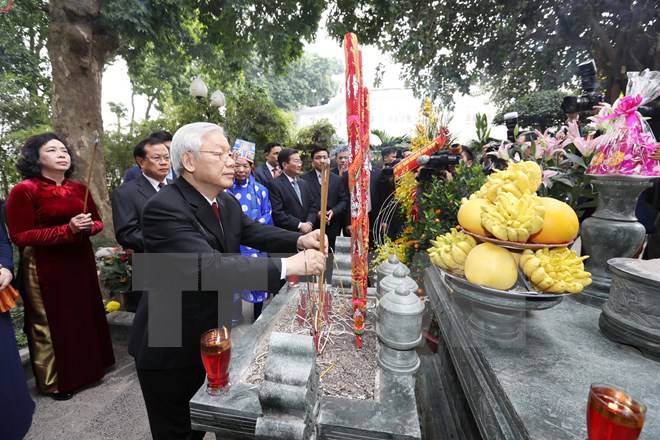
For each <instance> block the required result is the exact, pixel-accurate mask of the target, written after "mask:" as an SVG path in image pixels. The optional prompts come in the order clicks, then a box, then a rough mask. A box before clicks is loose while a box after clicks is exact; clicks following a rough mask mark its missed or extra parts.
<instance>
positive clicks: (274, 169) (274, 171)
mask: <svg viewBox="0 0 660 440" xmlns="http://www.w3.org/2000/svg"><path fill="white" fill-rule="evenodd" d="M273 177H277V168H273Z"/></svg>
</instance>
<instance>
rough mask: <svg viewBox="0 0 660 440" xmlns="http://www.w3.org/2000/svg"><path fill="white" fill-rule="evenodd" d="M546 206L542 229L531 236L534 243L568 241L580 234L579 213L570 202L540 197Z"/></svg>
mask: <svg viewBox="0 0 660 440" xmlns="http://www.w3.org/2000/svg"><path fill="white" fill-rule="evenodd" d="M540 199H541V202H542V203H543V206H544V207H545V217H544V218H543V226H542V227H541V230H540V231H539V232H537V233H536V234H534V235H532V236H531V237H530V239H529V240H530V241H531V242H533V243H547V244H556V243H566V242H567V241H571V240H573V239H574V238H575V237H577V235H578V230H579V229H580V223H579V222H578V217H577V214H575V211H573V208H571V207H570V206H569V205H568V204H566V203H564V202H561V201H559V200H557V199H553V198H552V197H540Z"/></svg>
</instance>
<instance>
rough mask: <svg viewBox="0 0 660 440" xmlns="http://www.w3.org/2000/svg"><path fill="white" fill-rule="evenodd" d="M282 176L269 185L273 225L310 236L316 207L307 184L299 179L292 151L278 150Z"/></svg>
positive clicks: (299, 163) (297, 160)
mask: <svg viewBox="0 0 660 440" xmlns="http://www.w3.org/2000/svg"><path fill="white" fill-rule="evenodd" d="M279 162H280V167H281V168H282V174H281V175H280V176H279V177H277V178H276V179H273V181H272V182H271V183H270V205H271V206H272V208H273V222H275V226H279V227H280V228H283V229H288V230H289V231H300V232H302V233H303V234H306V233H308V232H310V231H311V230H312V229H313V228H312V226H313V225H314V222H315V221H316V219H317V214H318V210H319V207H318V206H317V204H316V201H315V200H314V197H312V193H311V189H310V188H309V184H308V183H307V182H306V181H305V180H302V179H300V178H299V177H298V176H299V175H300V171H301V169H302V160H300V155H299V154H298V152H297V151H296V150H292V149H286V150H282V151H281V152H280V155H279Z"/></svg>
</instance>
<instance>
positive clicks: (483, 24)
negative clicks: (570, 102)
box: [327, 0, 660, 102]
mask: <svg viewBox="0 0 660 440" xmlns="http://www.w3.org/2000/svg"><path fill="white" fill-rule="evenodd" d="M327 27H328V30H329V32H330V34H331V35H332V36H334V37H335V38H336V39H338V40H339V39H341V38H343V36H344V34H345V33H346V32H355V31H356V32H357V33H358V35H359V38H360V44H375V45H377V46H378V47H379V48H380V49H382V50H383V51H385V52H387V53H390V54H391V55H392V57H393V59H394V61H396V62H399V63H401V64H403V65H404V76H405V77H406V78H407V79H408V80H409V81H410V83H411V85H412V86H413V88H414V89H415V90H416V91H417V92H420V95H421V94H422V93H421V92H423V91H429V92H430V93H432V95H431V96H432V97H434V98H435V97H439V98H441V99H443V100H445V101H451V99H452V96H453V93H454V92H455V91H459V92H462V93H468V92H469V89H470V86H471V85H473V84H476V83H483V84H489V85H490V87H491V88H492V89H493V90H494V91H495V92H496V96H497V98H498V99H501V100H508V99H511V98H514V97H516V96H521V95H524V94H527V93H529V92H531V91H534V90H552V89H557V88H559V87H560V86H562V85H565V84H567V83H568V82H570V81H571V80H573V81H575V77H576V76H577V65H578V64H579V63H580V62H582V61H585V60H587V59H589V58H592V57H594V58H595V61H596V64H597V66H598V67H599V68H600V69H601V78H602V79H604V81H602V84H601V85H602V87H603V89H604V90H607V91H608V100H609V102H612V101H613V100H614V99H613V98H616V96H617V95H618V93H619V91H620V90H621V87H622V85H623V84H624V82H625V78H622V75H621V72H625V71H626V70H643V69H644V68H654V67H655V68H656V69H657V66H658V65H657V49H656V47H657V41H658V35H659V33H660V22H659V21H658V19H657V0H639V1H633V0H622V1H611V0H593V1H589V2H576V1H572V0H554V1H550V0H529V1H508V2H501V1H500V2H493V1H490V0H467V1H463V2H428V1H425V0H397V1H383V0H359V1H358V0H343V1H341V2H337V3H336V4H335V5H333V6H332V7H331V8H330V11H329V15H328V21H327Z"/></svg>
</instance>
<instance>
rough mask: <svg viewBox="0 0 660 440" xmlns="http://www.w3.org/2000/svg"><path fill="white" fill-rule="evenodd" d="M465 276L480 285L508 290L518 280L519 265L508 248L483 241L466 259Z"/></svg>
mask: <svg viewBox="0 0 660 440" xmlns="http://www.w3.org/2000/svg"><path fill="white" fill-rule="evenodd" d="M465 278H467V279H468V281H469V282H471V283H474V284H478V285H480V286H484V287H490V288H493V289H499V290H508V289H510V288H511V287H513V285H514V284H516V281H517V280H518V265H517V264H516V260H515V259H514V258H513V256H512V255H511V253H510V252H509V251H507V250H506V249H504V248H502V247H499V246H497V245H494V244H492V243H482V244H480V245H477V246H475V247H474V248H473V249H472V250H471V251H470V253H469V254H468V256H467V258H466V259H465Z"/></svg>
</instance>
